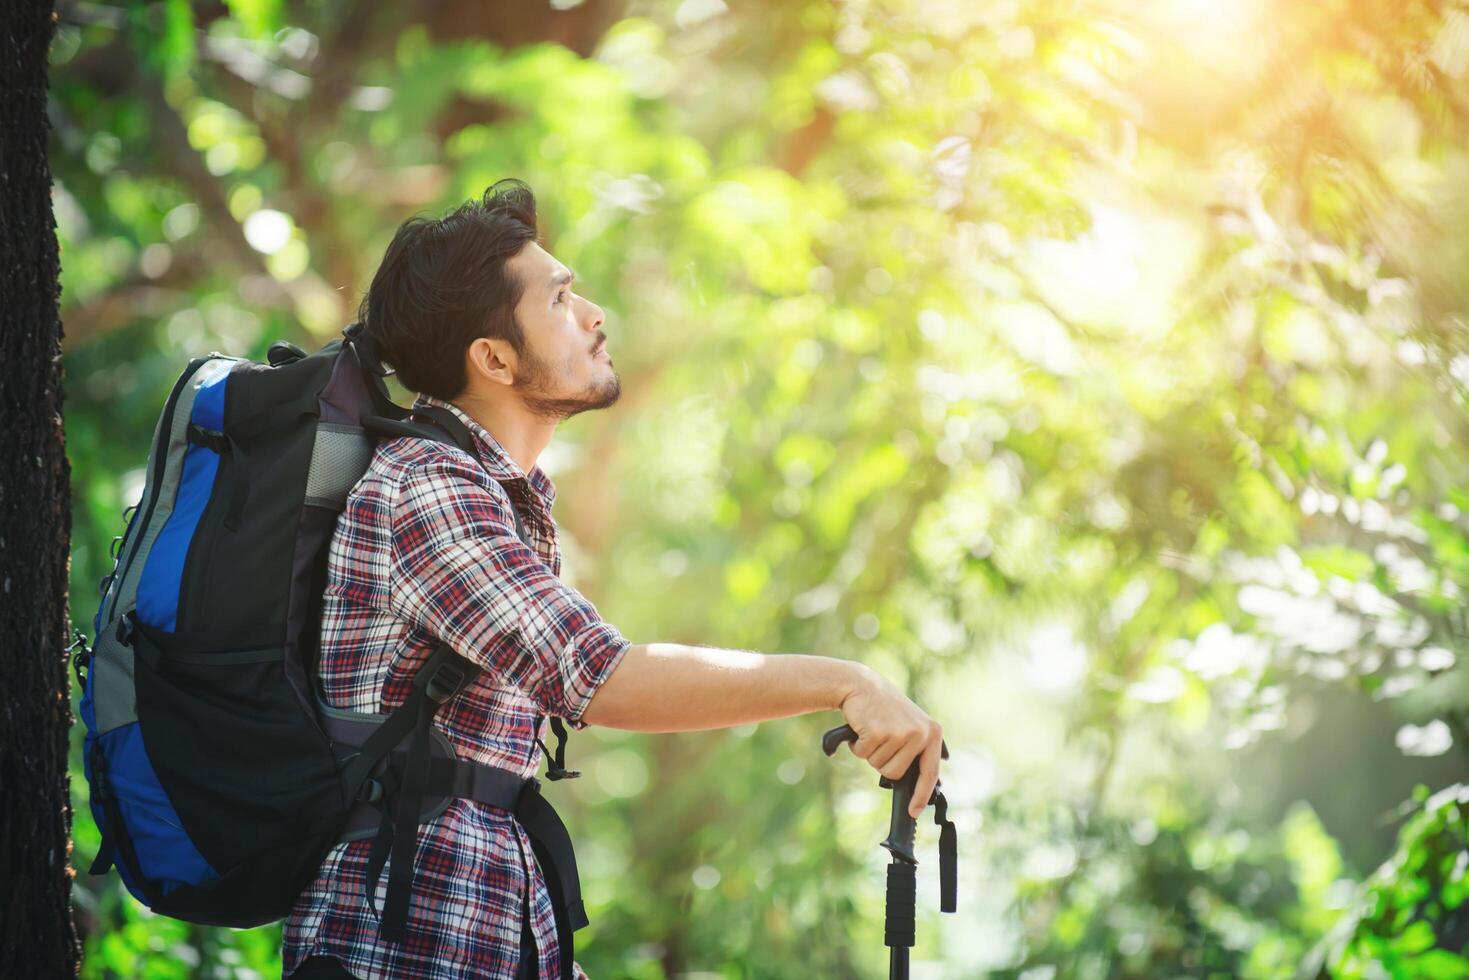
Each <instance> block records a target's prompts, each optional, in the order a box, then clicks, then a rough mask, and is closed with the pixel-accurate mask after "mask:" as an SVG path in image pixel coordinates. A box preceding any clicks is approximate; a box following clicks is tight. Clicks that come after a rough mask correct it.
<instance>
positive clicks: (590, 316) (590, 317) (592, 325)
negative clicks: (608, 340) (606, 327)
mask: <svg viewBox="0 0 1469 980" xmlns="http://www.w3.org/2000/svg"><path fill="white" fill-rule="evenodd" d="M584 302H585V303H586V304H587V312H586V316H585V319H584V320H583V321H582V323H583V325H584V327H585V329H586V330H587V332H588V333H590V332H592V331H595V330H600V329H602V324H603V323H605V322H606V321H607V315H606V314H605V313H603V312H602V308H601V307H600V306H598V305H597V304H596V303H593V302H592V301H591V300H584Z"/></svg>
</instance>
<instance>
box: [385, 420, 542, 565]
mask: <svg viewBox="0 0 1469 980" xmlns="http://www.w3.org/2000/svg"><path fill="white" fill-rule="evenodd" d="M413 414H415V415H422V416H424V417H426V418H428V419H429V420H430V422H429V424H424V423H422V422H412V421H407V420H399V419H390V418H384V417H383V416H380V415H365V416H363V418H362V427H363V428H364V429H366V430H367V431H368V432H370V433H372V434H373V435H375V436H378V437H380V438H383V439H396V438H398V437H400V436H407V437H408V438H411V439H432V440H433V441H435V442H444V443H448V444H450V445H453V446H458V447H459V448H460V449H462V450H464V451H465V452H467V453H469V455H471V456H473V457H474V458H475V459H476V460H478V459H479V452H478V451H477V450H476V449H475V445H474V436H473V435H472V434H471V433H470V431H469V428H468V426H466V425H465V424H464V423H463V422H461V421H460V420H459V417H458V416H457V415H455V414H454V413H453V412H450V411H447V410H445V409H442V408H439V407H437V406H435V405H422V406H420V407H418V408H415V409H414V410H413ZM446 437H447V438H446ZM510 516H512V517H514V518H515V534H516V536H517V537H519V538H520V540H521V541H522V542H524V543H525V546H526V547H527V548H530V547H531V543H530V537H529V536H527V535H526V533H525V524H524V523H523V522H522V521H521V519H520V511H518V510H516V509H515V502H514V501H513V500H512V501H511V502H510ZM532 550H534V549H532Z"/></svg>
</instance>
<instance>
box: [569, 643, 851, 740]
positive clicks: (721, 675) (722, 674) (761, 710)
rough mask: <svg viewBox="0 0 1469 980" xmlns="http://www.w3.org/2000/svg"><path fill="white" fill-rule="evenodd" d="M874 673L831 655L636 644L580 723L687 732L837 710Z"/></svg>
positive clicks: (648, 730) (673, 644)
mask: <svg viewBox="0 0 1469 980" xmlns="http://www.w3.org/2000/svg"><path fill="white" fill-rule="evenodd" d="M869 672H870V668H868V667H866V666H864V665H862V664H859V663H857V662H856V661H852V660H838V659H836V658H834V657H818V656H807V655H803V654H791V653H786V654H766V653H753V652H750V651H748V650H721V649H718V648H716V647H695V646H683V645H682V644H678V643H638V644H634V645H633V646H632V647H630V648H628V650H627V652H626V653H625V654H623V656H622V660H621V662H619V663H618V665H617V667H616V668H615V669H614V670H613V671H612V674H611V676H609V677H608V678H607V679H606V680H605V681H603V682H602V685H601V687H599V688H598V689H597V693H596V694H594V695H593V696H592V701H591V704H589V705H588V706H587V710H586V711H585V712H584V713H583V715H582V720H583V721H585V722H586V723H587V724H589V725H601V726H603V727H606V728H621V729H625V730H627V731H636V732H688V731H699V730H702V729H709V728H729V727H732V726H735V725H748V724H751V723H753V722H757V721H768V720H770V719H773V718H789V717H790V716H792V715H802V714H807V713H808V712H812V711H828V710H829V711H836V710H838V709H839V708H840V707H841V704H842V701H843V700H844V699H845V698H846V697H847V695H848V694H851V693H852V692H853V691H855V690H857V689H858V688H859V687H861V686H862V685H864V684H865V683H867V682H868V677H867V675H868V673H869Z"/></svg>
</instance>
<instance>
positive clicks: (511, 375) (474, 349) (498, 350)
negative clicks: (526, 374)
mask: <svg viewBox="0 0 1469 980" xmlns="http://www.w3.org/2000/svg"><path fill="white" fill-rule="evenodd" d="M515 369H516V360H515V351H513V350H511V349H510V345H509V344H508V343H506V342H505V341H503V340H500V339H498V338H494V337H476V338H475V339H474V340H473V341H471V342H470V344H469V346H468V347H467V348H465V351H464V373H465V376H466V378H467V379H468V380H469V381H470V382H471V383H473V382H475V381H479V382H480V383H482V384H485V383H488V384H502V385H509V384H512V383H513V382H514V380H515Z"/></svg>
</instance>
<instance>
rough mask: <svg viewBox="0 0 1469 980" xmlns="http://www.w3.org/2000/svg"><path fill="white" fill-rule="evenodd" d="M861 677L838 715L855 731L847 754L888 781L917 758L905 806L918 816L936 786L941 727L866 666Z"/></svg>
mask: <svg viewBox="0 0 1469 980" xmlns="http://www.w3.org/2000/svg"><path fill="white" fill-rule="evenodd" d="M863 676H864V678H865V680H864V682H863V683H861V684H859V685H858V687H857V688H856V689H854V690H853V691H852V692H851V693H850V694H848V695H847V696H846V698H845V699H844V700H843V701H842V704H841V711H842V716H843V717H844V718H845V719H846V722H847V724H848V725H851V726H852V731H854V732H856V733H857V741H855V742H853V743H851V745H852V754H853V755H855V756H857V757H858V758H859V759H866V760H867V763H868V765H870V766H872V768H874V769H876V770H877V771H878V772H879V773H881V774H882V775H884V776H886V777H887V778H888V779H892V780H898V779H902V778H903V776H904V775H905V774H906V773H907V772H908V767H909V766H911V765H912V764H913V760H914V759H918V760H919V763H918V784H917V786H916V787H914V790H913V803H912V805H911V806H909V808H908V815H909V816H911V817H913V818H915V819H917V818H918V817H919V816H920V815H921V814H922V813H923V810H924V807H926V806H928V800H929V798H930V797H931V796H933V790H934V787H935V786H937V785H938V780H939V753H940V751H941V750H942V746H943V737H944V732H943V729H942V728H941V727H940V726H939V723H938V722H936V721H934V720H933V719H932V718H930V717H929V716H928V715H926V714H925V713H924V712H923V709H922V708H919V707H918V705H916V704H914V703H913V702H912V701H910V700H909V699H908V697H907V696H906V695H905V694H903V692H902V691H900V690H898V689H897V688H896V687H894V686H893V685H892V684H891V683H890V682H889V681H888V680H887V679H886V678H885V677H883V676H882V675H881V674H879V673H877V672H876V671H874V670H868V671H865V672H864V675H863Z"/></svg>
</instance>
